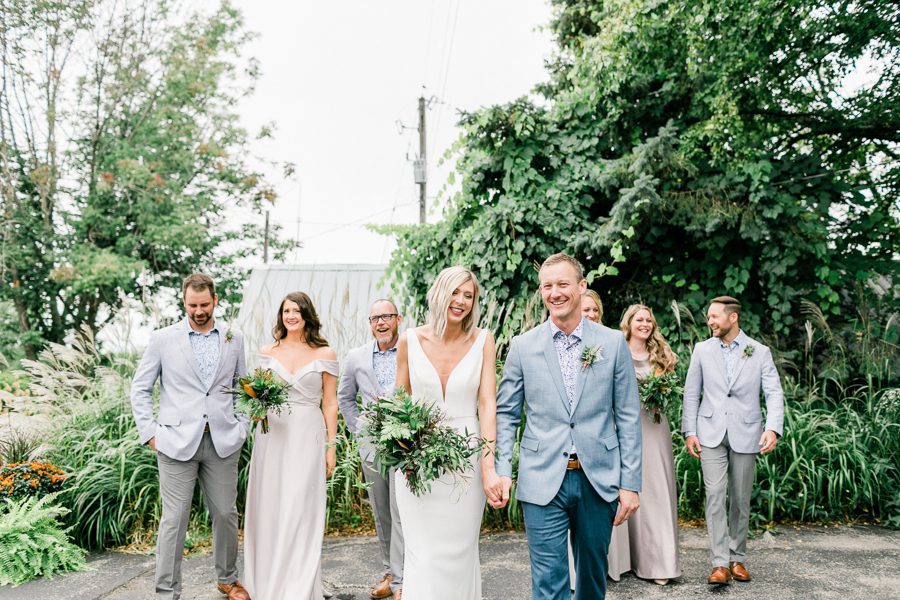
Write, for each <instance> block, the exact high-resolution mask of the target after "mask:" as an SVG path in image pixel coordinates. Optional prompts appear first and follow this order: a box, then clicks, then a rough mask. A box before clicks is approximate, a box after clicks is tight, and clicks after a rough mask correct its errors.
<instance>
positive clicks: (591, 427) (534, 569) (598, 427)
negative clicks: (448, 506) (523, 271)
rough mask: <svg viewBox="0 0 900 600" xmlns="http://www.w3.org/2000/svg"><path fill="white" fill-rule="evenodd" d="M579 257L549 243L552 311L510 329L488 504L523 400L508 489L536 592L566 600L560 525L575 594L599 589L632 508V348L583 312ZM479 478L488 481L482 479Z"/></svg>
mask: <svg viewBox="0 0 900 600" xmlns="http://www.w3.org/2000/svg"><path fill="white" fill-rule="evenodd" d="M586 289H587V283H586V281H585V279H584V275H583V271H582V267H581V264H580V263H579V262H578V261H577V260H575V259H574V258H572V257H571V256H568V255H566V254H554V255H553V256H551V257H549V258H548V259H547V260H545V261H544V264H543V265H542V266H541V270H540V292H541V296H542V298H543V301H544V306H546V308H547V310H548V311H549V312H550V318H549V319H548V320H547V321H546V322H545V323H542V324H541V325H538V326H537V327H535V328H534V329H532V330H530V331H528V332H526V333H524V334H522V335H519V336H516V337H514V338H513V339H512V342H511V343H510V347H509V354H508V355H507V357H506V364H505V366H504V370H503V379H502V380H501V382H500V388H499V390H498V393H497V448H498V456H497V459H496V468H497V474H498V475H499V476H500V480H501V485H500V486H499V488H500V492H499V493H497V492H496V491H494V490H493V489H491V490H488V489H486V493H487V496H488V502H489V503H490V504H491V506H493V507H495V508H500V507H503V506H505V505H506V503H507V501H508V500H509V490H510V487H511V484H512V463H511V458H512V456H513V450H514V447H515V439H516V429H517V428H518V426H519V423H520V422H521V421H522V409H523V402H524V404H525V405H526V406H527V409H526V410H527V418H526V420H525V431H524V433H523V435H522V441H521V446H520V449H519V475H518V484H517V488H516V498H517V499H518V500H519V502H520V503H521V505H522V512H523V514H524V516H525V529H526V532H527V535H528V551H529V554H530V556H531V590H532V591H531V593H532V598H533V599H534V600H569V598H570V596H569V563H568V548H567V544H566V540H567V532H568V530H570V529H571V531H572V548H573V551H574V555H575V572H576V577H575V580H576V589H575V600H588V599H590V600H597V599H600V598H604V597H605V596H606V572H607V570H608V569H607V567H608V564H607V550H608V548H609V540H610V536H611V535H612V527H613V525H618V524H619V523H622V522H624V521H625V520H627V519H628V518H629V517H630V516H631V515H632V514H634V511H636V510H637V508H638V506H639V504H640V500H639V495H638V494H639V492H640V490H641V423H640V404H639V401H638V391H637V380H636V379H635V375H634V367H633V366H632V363H631V352H630V351H629V349H628V344H627V343H626V342H625V337H624V336H623V335H622V333H621V332H619V331H615V330H612V329H609V328H608V327H604V326H602V325H597V324H595V323H593V322H591V321H588V320H586V319H583V318H582V316H581V295H582V294H583V293H584V291H585V290H586ZM486 487H487V486H486Z"/></svg>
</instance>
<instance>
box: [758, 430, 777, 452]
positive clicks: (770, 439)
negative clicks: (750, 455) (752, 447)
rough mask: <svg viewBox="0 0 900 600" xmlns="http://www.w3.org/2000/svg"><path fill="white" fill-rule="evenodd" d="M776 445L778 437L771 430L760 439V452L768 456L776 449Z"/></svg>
mask: <svg viewBox="0 0 900 600" xmlns="http://www.w3.org/2000/svg"><path fill="white" fill-rule="evenodd" d="M776 443H778V436H777V435H775V432H774V431H772V430H771V429H767V430H766V431H764V432H763V434H762V437H761V438H759V451H760V452H761V453H762V454H768V453H769V452H771V451H772V450H774V449H775V444H776Z"/></svg>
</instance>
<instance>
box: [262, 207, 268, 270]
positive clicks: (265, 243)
mask: <svg viewBox="0 0 900 600" xmlns="http://www.w3.org/2000/svg"><path fill="white" fill-rule="evenodd" d="M263 264H269V211H266V234H265V238H263Z"/></svg>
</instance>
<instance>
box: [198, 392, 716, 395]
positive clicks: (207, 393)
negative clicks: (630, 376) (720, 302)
mask: <svg viewBox="0 0 900 600" xmlns="http://www.w3.org/2000/svg"><path fill="white" fill-rule="evenodd" d="M206 395H207V396H209V392H206ZM728 395H729V396H730V395H731V394H728Z"/></svg>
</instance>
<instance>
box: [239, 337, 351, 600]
mask: <svg viewBox="0 0 900 600" xmlns="http://www.w3.org/2000/svg"><path fill="white" fill-rule="evenodd" d="M257 358H258V360H259V365H260V366H261V367H263V368H268V369H272V371H274V372H275V373H276V374H277V375H278V377H279V378H281V379H283V380H284V381H285V382H287V383H288V384H289V385H290V387H289V388H288V393H289V399H288V403H289V407H290V411H288V410H287V409H285V410H283V411H282V412H281V414H278V415H276V414H270V415H269V433H266V434H263V433H262V430H261V429H260V428H259V427H257V429H256V437H255V438H254V440H253V456H252V458H251V459H250V480H249V482H248V484H247V513H246V518H245V521H244V563H245V569H244V572H245V576H244V585H245V586H246V588H247V592H249V594H250V597H251V598H253V600H288V599H290V600H321V599H322V595H323V594H322V573H321V562H322V538H323V537H324V535H325V442H326V437H327V434H326V431H325V418H324V417H323V416H322V409H321V402H322V373H323V372H326V373H331V374H332V375H334V376H337V374H338V363H337V361H335V360H314V361H312V362H311V363H309V364H307V365H306V366H304V367H302V368H300V369H299V370H298V371H297V372H296V373H293V374H291V373H290V372H289V371H288V370H287V369H286V368H284V366H283V365H282V364H281V363H280V362H278V360H277V359H275V358H273V357H271V356H265V355H262V354H261V355H259V356H258V357H257Z"/></svg>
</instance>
